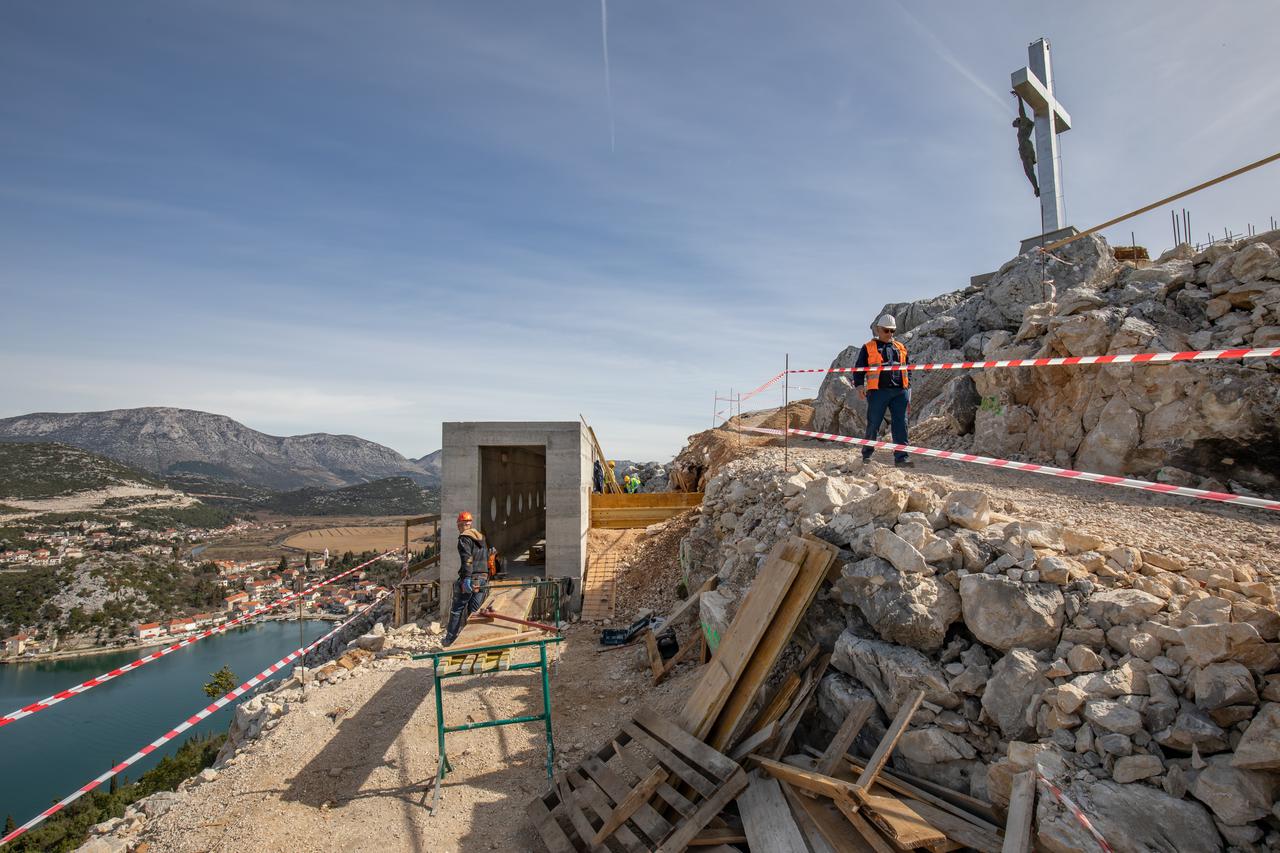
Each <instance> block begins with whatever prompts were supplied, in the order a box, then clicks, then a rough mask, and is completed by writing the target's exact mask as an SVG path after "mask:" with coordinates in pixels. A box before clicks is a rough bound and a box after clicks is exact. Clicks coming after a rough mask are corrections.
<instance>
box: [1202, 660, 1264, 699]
mask: <svg viewBox="0 0 1280 853" xmlns="http://www.w3.org/2000/svg"><path fill="white" fill-rule="evenodd" d="M1195 696H1196V704H1197V705H1199V706H1200V707H1201V708H1204V709H1205V710H1206V711H1212V710H1214V709H1216V708H1225V707H1226V706H1228V705H1255V704H1257V702H1258V691H1257V690H1256V689H1254V686H1253V674H1252V673H1251V672H1249V670H1248V669H1246V668H1245V667H1244V666H1242V665H1241V664H1238V663H1235V662H1234V661H1231V662H1226V663H1211V664H1209V665H1208V666H1205V667H1202V668H1201V669H1200V670H1199V671H1198V672H1197V673H1196V677H1195Z"/></svg>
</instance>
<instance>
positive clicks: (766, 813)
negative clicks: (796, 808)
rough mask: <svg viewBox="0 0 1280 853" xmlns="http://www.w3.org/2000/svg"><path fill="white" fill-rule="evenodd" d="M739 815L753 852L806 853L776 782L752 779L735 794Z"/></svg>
mask: <svg viewBox="0 0 1280 853" xmlns="http://www.w3.org/2000/svg"><path fill="white" fill-rule="evenodd" d="M738 814H740V815H742V831H743V833H744V834H745V835H746V836H747V843H748V844H750V845H751V849H752V850H768V851H769V853H774V851H777V853H809V848H808V846H807V845H806V844H805V841H804V836H803V835H802V834H801V833H800V827H799V826H797V825H796V821H795V818H794V817H792V815H791V809H790V807H788V806H787V800H786V797H785V796H784V795H783V793H782V788H781V787H780V786H779V785H778V780H777V779H773V778H771V777H761V776H752V777H751V778H750V779H749V780H748V783H747V788H746V790H745V791H743V792H742V793H741V794H739V795H738Z"/></svg>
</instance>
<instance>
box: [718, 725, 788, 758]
mask: <svg viewBox="0 0 1280 853" xmlns="http://www.w3.org/2000/svg"><path fill="white" fill-rule="evenodd" d="M780 728H782V724H781V723H779V722H778V721H777V720H774V721H773V722H772V723H770V724H769V725H767V726H765V727H764V728H763V729H761V730H760V731H758V732H756V733H754V734H751V735H748V736H747V737H746V738H744V739H743V740H742V742H741V743H739V744H738V745H737V746H735V747H734V748H733V752H731V753H729V758H731V759H732V760H734V761H737V762H741V761H742V759H744V758H746V757H747V756H748V755H750V754H751V753H752V752H755V751H756V749H757V747H761V746H764V745H765V744H767V743H768V742H769V741H771V740H773V739H774V738H775V737H777V736H778V730H779V729H780Z"/></svg>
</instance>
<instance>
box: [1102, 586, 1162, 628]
mask: <svg viewBox="0 0 1280 853" xmlns="http://www.w3.org/2000/svg"><path fill="white" fill-rule="evenodd" d="M1162 609H1164V601H1163V600H1161V599H1160V598H1158V597H1156V596H1154V595H1152V594H1151V593H1149V592H1143V591H1142V590H1139V589H1107V590H1103V591H1101V592H1095V593H1094V594H1093V595H1091V596H1089V603H1088V604H1087V605H1086V608H1085V610H1086V612H1087V613H1088V614H1089V617H1090V618H1091V619H1093V620H1095V621H1103V620H1105V621H1106V622H1107V623H1109V624H1111V625H1137V624H1139V623H1140V622H1144V621H1145V620H1147V619H1150V618H1151V617H1152V616H1154V615H1155V614H1157V613H1159V612H1160V611H1161V610H1162Z"/></svg>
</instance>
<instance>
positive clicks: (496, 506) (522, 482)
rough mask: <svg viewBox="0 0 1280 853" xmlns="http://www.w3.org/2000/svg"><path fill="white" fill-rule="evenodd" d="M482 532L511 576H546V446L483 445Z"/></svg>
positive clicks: (481, 473) (481, 468) (481, 483)
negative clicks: (496, 550)
mask: <svg viewBox="0 0 1280 853" xmlns="http://www.w3.org/2000/svg"><path fill="white" fill-rule="evenodd" d="M477 522H478V526H479V528H480V532H481V533H483V534H484V536H485V539H486V540H488V542H489V547H491V548H496V549H498V554H499V555H500V557H501V559H502V561H503V564H504V566H505V574H506V576H507V577H514V578H518V577H543V576H544V575H545V574H546V546H547V543H546V537H547V448H546V447H545V446H543V445H507V446H493V447H481V448H480V517H479V518H477Z"/></svg>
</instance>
